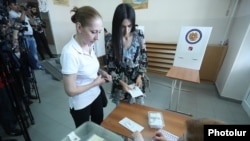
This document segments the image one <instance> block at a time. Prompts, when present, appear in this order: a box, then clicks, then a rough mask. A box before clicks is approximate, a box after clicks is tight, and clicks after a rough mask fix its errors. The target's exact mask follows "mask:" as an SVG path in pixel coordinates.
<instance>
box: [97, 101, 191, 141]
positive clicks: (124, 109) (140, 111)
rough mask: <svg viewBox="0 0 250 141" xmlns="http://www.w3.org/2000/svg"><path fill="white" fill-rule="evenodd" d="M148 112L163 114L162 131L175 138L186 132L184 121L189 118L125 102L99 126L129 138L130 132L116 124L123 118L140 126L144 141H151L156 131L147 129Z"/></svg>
mask: <svg viewBox="0 0 250 141" xmlns="http://www.w3.org/2000/svg"><path fill="white" fill-rule="evenodd" d="M148 111H158V112H161V113H162V114H163V118H164V122H165V127H164V130H166V131H169V132H171V133H173V134H175V135H177V136H181V135H182V134H183V133H184V131H185V130H186V125H185V121H186V120H187V119H190V117H189V116H186V115H182V114H179V113H175V112H171V111H166V110H160V109H157V108H153V107H148V106H144V105H139V104H129V103H126V102H121V103H120V104H119V105H118V106H117V107H116V108H115V109H114V110H113V111H112V112H111V113H110V114H109V115H108V116H107V118H106V119H104V121H103V122H102V124H101V126H103V127H104V128H106V129H109V130H111V131H113V132H115V133H118V134H120V135H122V136H125V137H128V138H131V137H132V136H131V135H132V132H131V131H129V130H128V129H126V128H125V127H123V126H122V125H120V124H119V123H118V122H119V121H120V120H122V119H123V118H124V117H128V118H129V119H131V120H133V121H135V122H137V123H138V124H140V125H142V126H143V127H144V129H143V130H142V132H141V133H142V135H143V137H144V139H145V141H152V136H153V135H154V132H155V131H157V130H158V129H153V128H150V127H149V124H148Z"/></svg>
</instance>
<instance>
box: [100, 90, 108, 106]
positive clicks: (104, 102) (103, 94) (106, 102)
mask: <svg viewBox="0 0 250 141" xmlns="http://www.w3.org/2000/svg"><path fill="white" fill-rule="evenodd" d="M100 89H101V97H102V105H103V107H106V106H107V105H108V99H107V96H106V93H105V90H104V89H103V87H102V86H100Z"/></svg>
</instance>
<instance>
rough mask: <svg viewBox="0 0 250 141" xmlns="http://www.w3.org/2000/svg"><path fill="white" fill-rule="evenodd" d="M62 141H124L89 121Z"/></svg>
mask: <svg viewBox="0 0 250 141" xmlns="http://www.w3.org/2000/svg"><path fill="white" fill-rule="evenodd" d="M61 141H123V138H122V137H121V136H119V135H118V134H115V133H114V132H112V131H109V130H107V129H105V128H103V127H102V126H100V125H97V124H95V123H94V122H91V121H88V122H85V123H84V124H82V125H81V126H79V127H78V128H76V129H75V130H74V131H72V132H70V133H69V134H68V135H67V136H66V137H65V138H63V139H62V140H61Z"/></svg>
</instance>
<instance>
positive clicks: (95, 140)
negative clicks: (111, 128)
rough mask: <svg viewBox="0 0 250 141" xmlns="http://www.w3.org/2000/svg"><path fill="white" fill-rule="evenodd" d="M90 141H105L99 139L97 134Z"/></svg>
mask: <svg viewBox="0 0 250 141" xmlns="http://www.w3.org/2000/svg"><path fill="white" fill-rule="evenodd" d="M88 141H104V139H103V138H102V137H99V136H98V135H96V134H93V135H92V136H91V137H90V138H89V139H88Z"/></svg>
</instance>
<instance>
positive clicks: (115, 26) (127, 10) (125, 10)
mask: <svg viewBox="0 0 250 141" xmlns="http://www.w3.org/2000/svg"><path fill="white" fill-rule="evenodd" d="M124 19H128V20H130V21H131V24H132V29H131V32H134V31H135V10H134V9H133V7H132V6H131V5H130V4H127V3H122V4H119V5H118V6H117V7H116V9H115V13H114V16H113V22H112V48H113V56H114V57H115V63H120V62H121V61H122V57H123V53H122V50H123V48H122V45H123V40H122V37H123V35H122V22H123V20H124Z"/></svg>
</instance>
